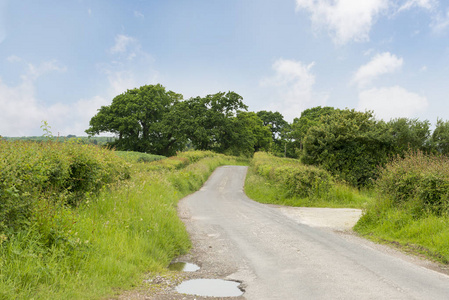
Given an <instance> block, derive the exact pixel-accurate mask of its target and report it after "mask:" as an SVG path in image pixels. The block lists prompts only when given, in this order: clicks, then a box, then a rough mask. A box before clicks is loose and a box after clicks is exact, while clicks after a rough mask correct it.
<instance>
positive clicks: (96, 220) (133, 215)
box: [0, 141, 241, 299]
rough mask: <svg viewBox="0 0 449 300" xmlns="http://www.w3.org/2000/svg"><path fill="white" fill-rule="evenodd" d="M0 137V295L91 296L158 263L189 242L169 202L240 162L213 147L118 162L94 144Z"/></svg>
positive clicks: (135, 279)
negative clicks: (142, 160) (224, 166)
mask: <svg viewBox="0 0 449 300" xmlns="http://www.w3.org/2000/svg"><path fill="white" fill-rule="evenodd" d="M0 142H1V143H2V144H1V147H0V149H1V154H0V157H1V160H0V162H1V163H2V166H1V172H2V173H1V174H2V175H1V176H2V177H1V184H2V185H1V190H0V191H1V197H0V199H1V201H3V202H4V203H2V205H1V206H0V213H1V214H2V219H1V220H6V221H3V223H2V230H1V232H0V299H100V298H104V296H106V295H112V294H114V293H115V292H119V291H120V289H129V288H131V287H132V286H134V285H135V284H136V283H137V284H139V283H140V282H142V281H143V280H144V279H145V277H144V276H149V275H148V273H151V272H158V271H163V270H164V268H165V267H166V266H167V265H168V263H169V262H170V261H171V260H172V259H173V257H175V256H177V255H179V254H181V253H185V252H186V251H187V250H188V249H189V247H190V241H189V238H188V235H187V233H186V231H185V229H184V226H183V224H182V222H181V221H180V220H179V218H178V216H177V213H176V203H177V201H178V200H179V199H180V198H182V197H183V196H185V195H187V194H188V193H191V192H192V191H194V190H196V189H198V188H199V187H200V186H201V184H202V183H203V182H204V181H205V180H206V179H207V177H208V176H209V175H210V173H211V172H212V170H213V169H214V168H216V167H217V166H219V165H222V164H233V163H234V164H236V163H241V162H238V161H236V160H235V159H233V158H230V157H226V156H224V155H219V154H216V153H213V152H187V153H180V154H179V155H178V156H177V157H174V158H168V159H163V160H158V161H154V162H147V163H139V162H135V157H132V156H130V155H125V156H124V157H125V159H128V162H126V161H125V160H124V159H123V158H120V157H119V156H117V155H116V153H115V152H114V151H111V150H107V149H102V148H98V147H95V146H88V145H79V144H73V143H72V144H69V143H66V144H61V143H53V142H48V143H29V142H28V143H25V142H5V141H0ZM119 155H120V154H119ZM75 195H76V197H75ZM73 197H75V198H73ZM75 199H76V201H75ZM145 274H147V275H145Z"/></svg>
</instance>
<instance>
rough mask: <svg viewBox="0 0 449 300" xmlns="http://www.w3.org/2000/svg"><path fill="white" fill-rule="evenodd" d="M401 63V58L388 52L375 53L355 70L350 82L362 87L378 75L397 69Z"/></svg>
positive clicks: (402, 61)
mask: <svg viewBox="0 0 449 300" xmlns="http://www.w3.org/2000/svg"><path fill="white" fill-rule="evenodd" d="M403 63H404V60H403V59H402V58H398V57H397V56H396V55H394V54H391V53H389V52H384V53H381V54H377V55H375V56H374V57H373V58H372V59H371V61H370V62H368V63H367V64H365V65H363V66H361V67H360V68H359V69H358V70H357V72H356V73H355V75H354V77H353V78H352V83H355V84H357V85H359V87H364V86H366V85H367V84H369V83H371V82H372V81H373V80H374V79H376V78H377V77H379V76H380V75H383V74H388V73H393V72H395V71H397V70H399V69H400V68H401V67H402V65H403Z"/></svg>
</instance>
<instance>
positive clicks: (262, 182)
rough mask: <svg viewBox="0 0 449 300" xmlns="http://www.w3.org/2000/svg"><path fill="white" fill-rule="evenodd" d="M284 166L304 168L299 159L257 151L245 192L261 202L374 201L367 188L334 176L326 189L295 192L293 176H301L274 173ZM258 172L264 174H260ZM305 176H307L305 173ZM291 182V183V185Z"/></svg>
mask: <svg viewBox="0 0 449 300" xmlns="http://www.w3.org/2000/svg"><path fill="white" fill-rule="evenodd" d="M285 166H289V167H290V168H303V166H302V164H301V163H300V162H299V161H298V160H292V159H282V158H277V157H273V156H269V155H266V154H260V153H256V155H255V156H254V159H253V161H252V163H251V167H250V168H249V170H248V175H247V177H246V181H245V192H246V194H247V195H248V197H250V198H251V199H253V200H255V201H258V202H260V203H267V204H278V205H287V206H297V207H299V206H304V207H311V206H312V207H334V208H337V207H344V208H363V207H365V206H366V205H368V203H370V202H371V201H373V195H372V194H371V193H370V192H368V191H359V190H358V189H356V188H353V187H351V186H348V185H345V184H342V183H338V182H336V181H335V180H333V179H330V180H329V184H328V185H326V187H327V188H326V189H322V188H321V189H320V190H319V192H313V190H312V192H311V193H308V195H304V194H301V193H295V190H296V189H298V186H299V187H300V185H297V184H295V183H294V180H296V179H297V178H299V180H302V178H301V176H298V175H296V176H295V177H293V178H291V179H288V180H286V179H283V178H281V179H279V177H280V176H276V169H280V170H281V168H282V171H283V170H285ZM261 173H262V174H264V173H265V174H266V175H265V176H263V175H261ZM272 174H274V175H272ZM287 175H288V174H287ZM284 176H285V175H284ZM305 176H308V173H306V174H305ZM290 186H294V189H292V188H290Z"/></svg>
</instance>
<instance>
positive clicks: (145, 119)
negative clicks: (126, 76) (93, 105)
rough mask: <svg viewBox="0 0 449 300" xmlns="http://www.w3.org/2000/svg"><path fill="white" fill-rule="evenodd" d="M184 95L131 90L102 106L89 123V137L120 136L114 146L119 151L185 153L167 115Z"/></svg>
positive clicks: (159, 88) (160, 89) (159, 87)
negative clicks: (107, 133)
mask: <svg viewBox="0 0 449 300" xmlns="http://www.w3.org/2000/svg"><path fill="white" fill-rule="evenodd" d="M181 99H182V95H180V94H176V93H174V92H172V91H166V90H165V88H164V87H163V86H162V85H160V84H157V85H145V86H142V87H140V88H136V89H132V90H128V91H126V92H124V93H123V94H120V95H118V96H117V97H115V98H114V99H113V100H112V104H111V105H109V106H102V107H101V109H100V110H99V111H98V113H97V114H96V115H95V116H94V117H93V118H92V119H91V120H90V128H89V129H87V130H86V132H87V133H88V134H89V135H96V134H99V133H101V132H111V133H114V134H116V135H117V136H118V139H117V140H115V141H114V142H113V143H112V144H111V145H113V146H114V147H116V149H117V150H128V151H138V152H148V153H153V154H159V155H164V156H168V155H173V154H174V153H176V151H178V150H182V149H183V148H184V146H185V143H186V140H185V138H184V136H182V135H177V134H176V133H177V131H176V130H173V128H174V126H177V124H173V123H170V122H167V120H166V118H165V117H166V115H168V113H169V112H170V109H171V108H172V106H174V105H175V104H177V103H178V102H179V101H180V100H181Z"/></svg>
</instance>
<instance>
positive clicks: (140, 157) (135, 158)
mask: <svg viewBox="0 0 449 300" xmlns="http://www.w3.org/2000/svg"><path fill="white" fill-rule="evenodd" d="M115 154H117V155H118V156H119V157H121V158H123V159H125V160H126V161H128V162H131V163H136V162H152V161H156V160H161V159H164V158H166V157H165V156H162V155H155V154H148V153H141V152H135V151H115Z"/></svg>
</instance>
